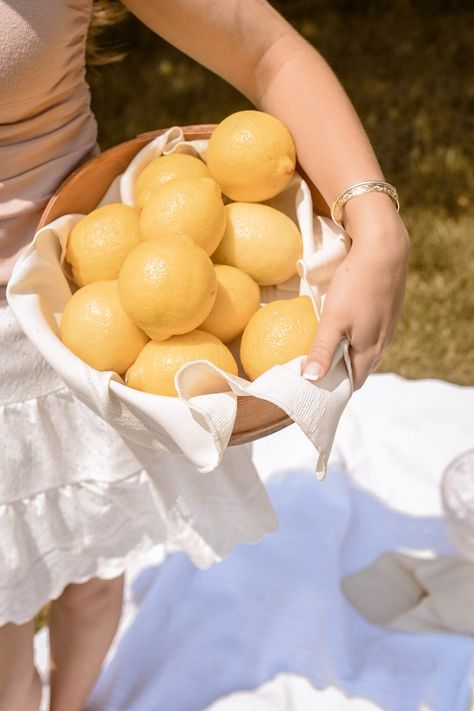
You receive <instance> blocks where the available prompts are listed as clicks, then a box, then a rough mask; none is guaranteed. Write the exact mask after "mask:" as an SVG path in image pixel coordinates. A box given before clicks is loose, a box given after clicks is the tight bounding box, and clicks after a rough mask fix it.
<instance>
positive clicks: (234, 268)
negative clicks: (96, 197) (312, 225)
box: [61, 111, 317, 395]
mask: <svg viewBox="0 0 474 711" xmlns="http://www.w3.org/2000/svg"><path fill="white" fill-rule="evenodd" d="M295 162H296V154H295V146H294V143H293V140H292V137H291V135H290V133H289V131H288V129H287V128H286V127H285V126H284V125H283V124H282V123H281V122H280V121H279V120H277V119H276V118H274V117H273V116H270V115H269V114H266V113H264V112H260V111H240V112H238V113H235V114H232V115H231V116H228V117H227V118H226V119H224V121H222V122H221V123H220V124H219V125H218V126H217V128H216V129H215V130H214V132H213V133H212V135H211V138H210V140H209V144H208V148H207V152H206V162H204V161H203V160H201V159H199V158H196V157H193V156H190V155H187V154H183V153H171V154H169V155H166V156H161V157H159V158H156V159H154V160H152V161H151V162H150V163H149V164H148V165H147V166H146V167H145V169H144V170H143V171H142V172H141V173H140V175H139V176H138V178H137V181H136V184H135V203H136V204H135V207H131V206H129V205H123V204H111V205H105V206H103V207H100V208H97V209H96V210H93V211H92V212H91V213H90V214H89V215H86V216H85V217H84V218H82V219H81V220H80V221H79V222H78V223H77V225H76V226H75V227H74V228H73V230H72V231H71V233H70V236H69V239H68V244H67V250H66V262H67V265H68V268H69V270H70V274H71V275H72V278H73V281H74V282H75V284H76V285H77V286H78V287H79V288H78V289H77V291H75V293H74V294H73V295H72V297H71V299H70V300H69V302H68V303H67V304H66V307H65V310H64V313H63V316H62V321H61V338H62V340H63V342H64V343H65V344H66V345H67V346H68V347H69V348H70V349H71V350H72V351H73V352H74V353H75V354H76V355H77V356H79V357H80V358H82V359H83V360H84V361H85V362H86V363H88V364H89V365H91V366H92V367H94V368H96V369H97V370H113V371H116V372H117V373H119V374H120V375H123V376H124V377H125V382H126V383H127V385H129V386H130V387H132V388H136V389H138V390H143V391H145V392H150V393H156V394H160V395H176V390H175V386H174V376H175V373H176V372H177V370H178V369H179V368H180V367H181V366H182V365H183V364H184V363H187V362H189V361H192V360H199V359H206V360H209V361H211V362H212V363H214V364H215V365H217V366H218V367H220V368H222V369H223V370H225V371H227V372H230V373H234V374H237V372H238V367H237V363H236V361H235V359H234V357H233V355H232V353H231V351H230V349H229V347H228V345H226V344H230V343H231V342H233V341H235V339H237V338H239V337H241V342H240V360H241V363H242V367H243V369H244V371H245V374H246V375H247V376H248V377H249V378H250V379H252V380H253V379H255V378H256V377H258V376H259V375H260V374H261V373H263V372H264V371H266V370H267V369H268V368H271V367H272V366H273V365H275V364H277V363H285V362H287V361H288V360H291V359H292V358H295V357H296V356H299V355H304V354H305V353H307V352H308V351H309V348H310V346H311V342H312V340H313V338H314V336H315V333H316V328H317V321H316V317H315V314H314V311H313V307H312V304H311V301H310V299H309V298H308V297H297V298H294V299H289V300H284V301H273V302H271V303H269V304H266V305H265V306H262V307H261V306H260V286H261V285H273V284H279V283H281V282H284V281H286V280H287V279H289V278H290V277H291V276H293V275H294V274H295V271H296V262H297V260H298V259H299V258H300V257H301V256H302V240H301V235H300V233H299V231H298V228H297V226H296V225H295V223H294V222H293V221H292V220H291V219H290V218H289V217H288V216H287V215H285V214H284V213H282V212H280V211H279V210H276V209H275V208H273V207H270V206H269V205H265V204H261V203H262V201H265V200H268V199H270V198H272V197H274V196H275V195H277V194H278V193H279V192H281V190H283V189H284V188H285V186H286V185H287V184H288V182H289V180H290V179H291V177H292V175H293V173H294V170H295ZM223 194H224V195H225V197H226V198H227V200H226V203H227V204H224V200H223Z"/></svg>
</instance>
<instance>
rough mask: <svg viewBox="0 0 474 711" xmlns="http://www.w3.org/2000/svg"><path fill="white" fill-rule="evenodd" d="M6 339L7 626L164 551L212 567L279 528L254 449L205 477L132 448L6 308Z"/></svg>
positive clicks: (1, 324)
mask: <svg viewBox="0 0 474 711" xmlns="http://www.w3.org/2000/svg"><path fill="white" fill-rule="evenodd" d="M0 337H1V343H2V359H1V377H0V444H1V449H0V626H1V625H3V624H5V623H7V622H15V623H17V624H21V623H23V622H26V621H27V620H29V619H31V618H32V617H34V615H35V614H36V613H37V612H38V610H39V609H40V608H41V607H42V606H43V605H44V604H45V603H46V602H47V601H48V600H50V599H54V598H56V597H58V596H59V595H60V594H61V592H62V591H63V590H64V588H65V586H66V585H68V584H69V583H72V582H75V583H78V582H85V581H86V580H88V579H90V578H92V577H96V576H97V577H100V578H104V579H109V578H113V577H115V576H117V575H119V574H120V573H121V572H123V571H124V569H125V568H126V566H127V563H128V561H129V560H130V559H131V558H132V557H135V556H137V555H139V554H141V553H144V552H146V551H149V550H150V549H151V548H152V547H154V546H158V545H160V544H162V545H163V544H164V546H166V549H168V550H169V549H172V550H176V549H180V550H183V551H185V552H186V553H187V554H188V555H189V556H190V558H191V559H192V560H193V562H194V563H195V564H196V565H198V566H199V567H201V568H205V567H208V566H209V565H211V564H212V563H214V562H216V561H218V560H221V559H222V558H223V557H225V556H226V555H228V554H229V553H230V551H231V550H232V548H233V547H234V546H235V544H236V543H238V542H249V543H250V542H255V541H257V540H258V539H259V538H261V537H262V535H264V534H265V533H268V532H270V531H272V530H275V528H276V526H277V522H276V518H275V515H274V513H273V509H272V508H271V505H270V502H269V500H268V497H267V494H266V492H265V489H264V487H263V485H262V484H261V482H260V480H259V478H258V476H257V475H256V472H255V469H254V467H253V464H252V461H251V455H250V448H249V447H232V448H230V449H229V450H228V451H227V452H226V456H225V458H224V461H223V463H222V464H221V465H220V466H219V467H218V468H217V469H215V470H214V471H213V472H211V473H210V474H199V473H198V472H197V471H196V470H195V469H194V467H193V466H192V465H191V464H190V463H189V461H188V460H187V459H186V458H185V457H184V456H180V455H176V454H171V453H168V452H162V453H157V452H154V451H152V450H146V449H144V448H137V447H136V446H135V445H130V444H128V443H126V442H125V441H124V440H123V439H122V438H121V437H120V436H119V435H118V434H117V433H116V432H115V431H114V430H113V429H112V428H111V427H110V426H109V425H108V424H106V423H105V422H103V421H102V420H101V419H100V418H99V417H97V416H96V415H95V414H94V413H92V412H91V411H90V410H89V409H88V408H87V407H86V406H85V405H83V404H82V403H80V402H79V401H78V400H76V399H75V398H74V397H73V396H72V394H71V393H70V391H69V390H68V389H67V388H66V387H65V386H64V384H63V383H62V381H60V380H59V378H58V377H57V376H56V374H55V373H54V372H53V371H52V370H51V368H50V367H49V366H48V365H47V363H46V362H45V361H44V360H43V359H42V358H41V356H40V355H39V354H38V352H37V351H36V350H35V349H34V348H33V346H32V345H31V344H30V342H29V341H28V340H27V339H26V338H25V336H24V335H23V333H22V331H21V329H20V327H19V325H18V323H17V322H16V319H15V317H14V316H13V314H12V312H11V310H10V308H9V307H8V306H7V305H6V304H3V305H0ZM132 447H133V451H132ZM178 471H179V474H180V476H179V477H177V476H176V473H177V472H178ZM183 476H184V477H185V478H186V482H187V486H186V487H185V493H186V495H185V496H183V494H182V492H181V490H180V489H179V488H178V486H177V484H176V481H178V480H181V482H182V481H183Z"/></svg>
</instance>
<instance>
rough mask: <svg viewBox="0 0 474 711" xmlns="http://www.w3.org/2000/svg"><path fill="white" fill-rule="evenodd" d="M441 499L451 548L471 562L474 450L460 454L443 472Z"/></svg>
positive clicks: (472, 552)
mask: <svg viewBox="0 0 474 711" xmlns="http://www.w3.org/2000/svg"><path fill="white" fill-rule="evenodd" d="M441 499H442V502H443V509H444V513H445V516H446V524H447V526H448V530H449V533H450V535H451V538H452V540H453V542H454V544H455V545H456V547H457V549H458V551H459V553H460V554H461V555H463V556H465V557H466V558H470V559H472V560H474V449H468V450H467V451H465V452H461V454H459V455H458V456H457V457H456V458H455V459H453V460H452V462H450V463H449V464H448V466H447V467H446V469H445V470H444V473H443V477H442V480H441Z"/></svg>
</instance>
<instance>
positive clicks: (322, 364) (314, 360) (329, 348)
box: [303, 312, 344, 381]
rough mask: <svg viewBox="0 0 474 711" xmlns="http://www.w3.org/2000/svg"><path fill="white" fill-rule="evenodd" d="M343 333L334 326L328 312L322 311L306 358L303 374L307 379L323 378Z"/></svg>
mask: <svg viewBox="0 0 474 711" xmlns="http://www.w3.org/2000/svg"><path fill="white" fill-rule="evenodd" d="M343 338H344V334H343V333H341V330H340V328H338V327H337V326H335V323H334V320H332V319H331V317H330V314H329V313H327V312H326V313H324V314H323V315H322V317H321V321H320V322H319V326H318V331H317V334H316V338H315V339H314V341H313V345H312V346H311V350H310V352H309V354H308V358H307V359H306V363H305V367H304V372H303V375H304V377H305V378H307V379H308V380H313V381H316V380H319V379H320V378H324V376H325V375H326V373H327V372H328V371H329V369H330V367H331V363H332V361H333V358H334V356H335V354H336V351H337V347H338V345H339V343H340V342H341V340H342V339H343Z"/></svg>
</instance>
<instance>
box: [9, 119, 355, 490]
mask: <svg viewBox="0 0 474 711" xmlns="http://www.w3.org/2000/svg"><path fill="white" fill-rule="evenodd" d="M206 145H207V141H194V142H185V141H184V140H183V132H182V130H181V129H179V128H172V129H169V130H168V131H167V132H166V133H164V134H162V135H161V136H159V137H158V138H156V139H155V140H154V141H152V142H151V143H150V144H148V145H147V146H146V147H145V148H144V149H142V151H140V153H139V154H138V155H137V156H135V158H134V159H133V161H132V162H131V164H130V165H129V167H128V168H127V170H126V171H125V172H124V174H123V175H122V176H121V177H119V178H118V179H116V180H115V181H114V182H113V183H112V185H111V186H110V188H109V190H108V191H107V194H106V196H105V197H104V199H103V200H102V202H101V204H104V203H108V202H114V201H117V200H118V199H120V200H121V201H123V202H125V203H128V204H133V185H134V181H135V179H136V175H137V174H138V172H139V170H141V169H142V168H143V167H144V166H145V165H146V164H147V163H148V162H149V161H150V160H152V159H153V158H155V157H157V156H159V155H161V154H162V153H170V152H171V151H173V150H177V151H181V152H183V151H186V152H191V153H194V154H198V155H204V154H205V148H206ZM270 202H271V204H272V205H274V206H278V207H279V208H280V209H282V210H283V211H285V212H287V214H289V215H290V216H291V217H292V218H293V219H295V220H296V222H297V224H298V226H299V228H300V231H301V233H302V237H303V245H304V258H303V260H301V262H300V264H299V266H298V269H299V272H300V276H301V279H297V278H296V279H293V280H290V282H288V283H286V284H284V285H281V287H278V288H274V289H270V290H267V291H266V292H265V294H264V298H265V300H268V299H269V298H278V297H280V296H282V295H283V296H286V297H287V298H288V297H289V296H290V297H291V296H295V295H297V294H298V292H299V293H304V294H307V295H309V296H310V297H311V299H312V301H313V305H314V307H315V310H316V312H319V311H320V309H321V307H322V302H323V298H322V297H323V295H324V289H325V288H327V282H328V277H329V276H330V274H331V273H332V272H333V271H334V269H335V268H336V266H337V264H338V263H339V262H340V261H341V260H342V259H343V258H344V256H345V254H346V253H347V248H348V245H347V238H346V237H345V236H344V234H343V233H342V231H340V230H339V229H337V228H336V227H335V226H334V224H333V223H332V222H331V221H330V220H325V219H323V218H317V217H315V218H314V224H313V211H312V201H311V195H310V192H309V189H308V187H307V185H306V183H305V182H304V181H303V180H302V179H301V178H300V177H298V176H295V177H294V178H293V179H292V181H291V183H290V184H289V186H288V188H287V189H286V190H285V191H283V193H281V195H279V196H277V197H276V198H274V199H273V200H272V201H270ZM80 217H81V216H80V215H69V216H64V217H61V218H59V219H57V220H55V221H54V222H53V223H51V224H50V225H48V226H47V227H44V228H43V229H42V230H40V231H39V232H38V233H37V234H36V236H35V238H34V240H33V243H32V244H31V246H30V247H29V248H28V249H27V250H26V251H25V252H24V253H23V255H22V257H21V258H20V259H19V261H18V262H17V264H16V265H15V269H14V272H13V275H12V277H11V280H10V282H9V286H8V290H7V299H8V301H9V303H10V305H11V308H12V309H13V311H14V313H15V316H16V317H17V319H18V321H19V322H20V324H21V326H22V328H23V330H24V331H25V333H26V334H27V336H28V338H30V340H31V341H32V342H33V343H34V345H35V347H36V348H37V349H38V350H39V352H40V353H41V354H42V356H43V357H44V358H45V360H46V361H47V362H48V363H49V364H50V365H51V367H52V368H53V369H54V370H56V372H57V373H58V374H59V375H60V377H61V378H62V379H63V380H64V382H65V383H66V384H67V385H68V387H69V388H70V389H71V390H72V392H73V393H74V394H75V395H76V397H77V398H78V399H79V400H81V401H82V402H84V403H85V404H86V405H87V406H88V407H90V408H91V409H92V410H93V411H94V412H95V413H96V414H98V415H99V416H100V417H102V418H103V419H104V420H105V421H106V422H108V423H109V424H110V425H112V426H113V427H114V428H115V430H116V431H117V432H119V433H120V434H121V435H122V436H123V437H125V438H126V439H127V440H129V441H130V442H132V443H136V444H139V445H140V446H146V447H148V448H150V449H152V450H155V451H163V450H166V451H171V452H182V453H184V455H185V456H186V457H187V458H188V459H189V460H190V462H192V464H193V465H194V466H195V467H196V468H197V469H198V470H199V471H200V472H204V473H206V472H211V471H212V470H213V469H215V468H216V466H217V465H218V464H219V463H220V462H221V461H222V458H223V454H224V452H225V449H226V447H227V444H228V442H229V439H230V436H231V434H232V428H233V425H234V421H235V417H236V412H237V396H241V397H245V396H248V395H253V396H255V397H257V398H263V399H265V400H269V401H271V402H274V403H275V404H277V405H279V406H280V407H281V408H282V409H284V410H285V411H286V412H287V413H288V414H289V416H290V417H291V418H292V419H293V420H294V421H295V422H297V423H298V424H299V426H300V427H301V429H302V430H303V431H304V432H305V434H306V435H307V436H308V437H309V438H310V440H311V441H312V442H313V444H314V446H315V447H316V449H317V451H318V452H319V457H318V460H317V466H316V472H317V475H318V476H319V477H320V478H323V477H324V475H325V472H326V467H327V461H328V457H329V452H330V449H331V445H332V441H333V438H334V434H335V431H336V427H337V423H338V421H339V417H340V415H341V413H342V411H343V409H344V407H345V405H346V404H347V402H348V400H349V397H350V394H351V390H352V385H351V382H352V380H351V372H350V360H349V355H348V343H347V341H346V340H344V341H342V342H341V345H340V347H339V349H338V351H337V354H336V356H335V358H334V361H333V364H332V369H331V372H330V373H328V375H327V376H326V377H325V378H323V379H322V380H321V381H319V382H318V383H312V382H309V381H308V380H306V379H304V378H303V377H302V375H301V371H302V365H303V363H304V360H305V358H304V357H300V358H296V359H295V360H293V361H291V362H290V363H288V364H286V365H284V366H275V367H274V368H271V369H270V370H269V371H267V372H266V373H264V374H263V375H261V376H260V377H259V378H257V379H256V380H255V381H254V382H253V383H250V382H249V381H247V380H245V379H243V378H240V377H236V376H232V375H230V374H228V373H225V372H224V371H222V370H220V369H219V368H217V367H215V366H213V365H212V364H210V363H208V362H207V361H196V362H195V363H192V364H187V365H185V366H183V367H182V368H181V370H180V371H179V373H178V374H177V376H176V386H177V390H178V392H179V394H180V398H171V397H163V396H159V395H150V394H148V393H142V392H139V391H137V390H133V389H132V388H128V387H127V386H125V384H124V382H123V380H122V379H121V378H120V376H118V375H117V374H116V373H112V372H98V371H96V370H94V369H93V368H91V367H89V366H88V365H86V364H85V363H84V362H83V361H81V360H80V359H79V358H77V357H76V356H75V355H74V354H72V353H71V352H70V351H69V350H68V349H67V348H66V347H65V346H64V345H63V344H62V342H61V341H60V339H59V338H58V334H59V328H58V324H59V322H60V319H61V314H62V312H63V309H64V306H65V304H66V303H67V301H68V299H69V298H70V295H71V288H70V285H69V283H68V281H67V280H66V278H65V276H64V273H63V270H62V267H61V263H62V262H63V261H64V252H65V246H66V242H67V237H68V234H69V232H70V230H71V229H72V227H73V226H74V225H75V224H76V223H77V221H78V220H79V219H80ZM317 284H319V285H320V288H318V286H317ZM183 496H186V494H185V492H183Z"/></svg>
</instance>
